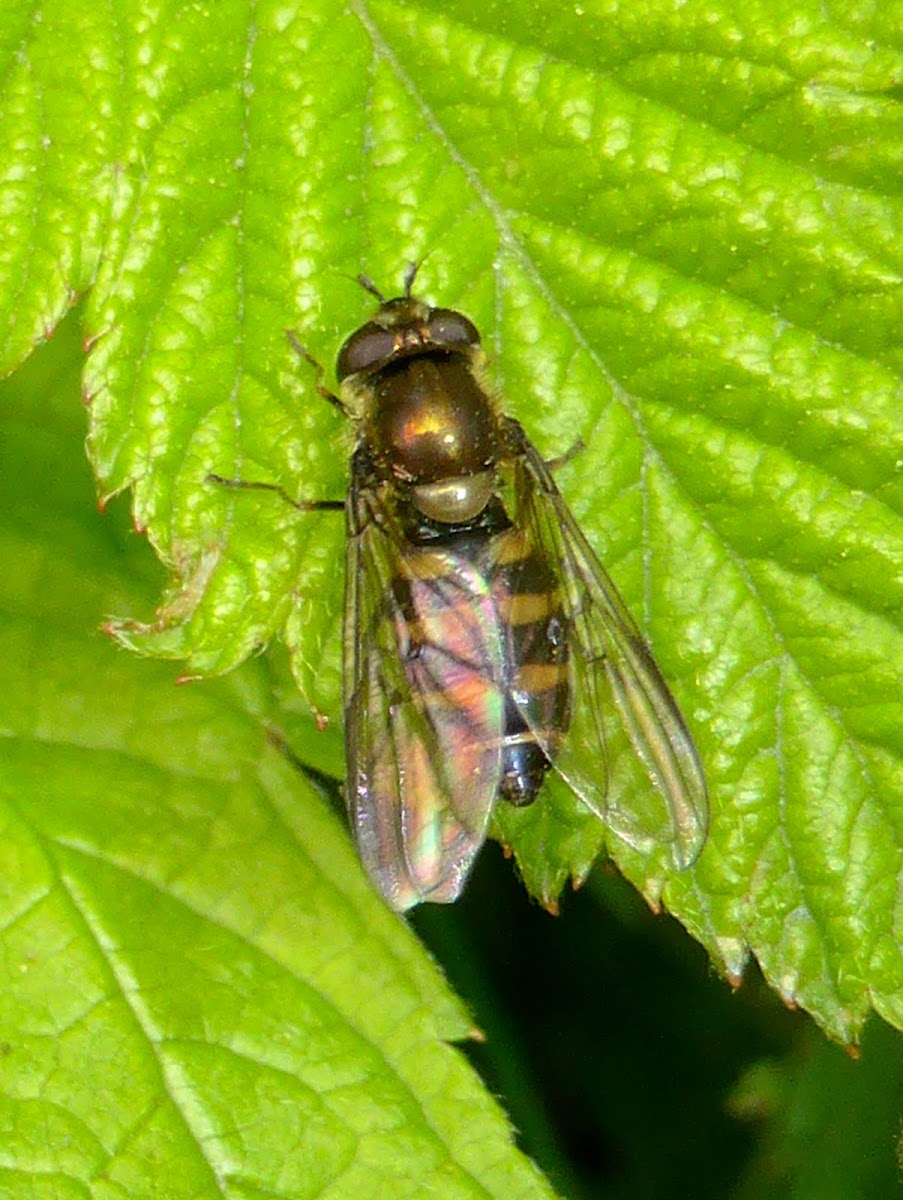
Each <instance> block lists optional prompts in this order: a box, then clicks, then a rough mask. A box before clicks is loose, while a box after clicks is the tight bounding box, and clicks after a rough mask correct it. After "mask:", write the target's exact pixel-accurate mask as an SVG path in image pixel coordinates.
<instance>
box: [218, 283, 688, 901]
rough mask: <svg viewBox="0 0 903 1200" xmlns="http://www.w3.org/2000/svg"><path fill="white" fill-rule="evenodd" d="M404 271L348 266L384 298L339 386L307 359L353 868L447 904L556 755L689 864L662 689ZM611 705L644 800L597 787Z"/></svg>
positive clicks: (677, 751)
mask: <svg viewBox="0 0 903 1200" xmlns="http://www.w3.org/2000/svg"><path fill="white" fill-rule="evenodd" d="M415 274H416V268H414V267H412V268H410V269H409V270H408V272H407V274H406V276H405V281H404V293H403V295H401V296H398V297H396V298H394V299H388V300H387V299H386V298H385V297H384V296H383V295H382V294H381V293H380V292H379V291H378V290H377V288H376V287H375V285H374V284H373V283H372V282H371V281H370V280H369V279H367V278H366V277H364V276H361V278H360V282H361V284H362V285H363V286H364V287H365V288H366V289H367V290H368V291H369V292H371V293H372V294H373V295H374V296H375V297H376V298H377V300H378V301H379V308H378V310H377V312H376V313H375V314H374V316H373V317H372V319H371V320H370V321H368V322H367V323H366V324H365V325H363V326H361V328H360V329H358V330H356V331H355V332H354V333H352V334H351V336H350V337H349V338H347V340H346V341H345V343H344V345H343V346H342V347H341V349H340V351H339V354H338V359H337V362H336V375H337V378H338V382H339V385H340V395H339V396H336V395H333V394H332V393H331V392H329V391H328V390H327V389H326V388H325V387H324V386H323V383H322V370H320V369H319V367H318V368H317V370H318V379H317V386H318V390H319V391H320V393H321V394H322V395H324V396H325V397H326V398H327V399H328V400H329V401H330V402H331V403H332V404H334V405H335V406H336V407H337V408H338V409H340V411H341V412H342V413H343V414H344V415H345V416H347V417H349V418H350V419H351V420H352V421H353V422H354V425H355V429H356V434H357V444H356V446H355V449H354V452H353V454H352V457H351V482H350V488H349V492H348V497H347V500H346V502H345V504H344V509H345V519H346V529H347V559H346V574H345V634H344V694H345V695H344V699H345V746H346V753H347V780H346V789H345V798H346V802H347V806H348V813H349V818H350V822H351V826H352V829H353V832H354V837H355V841H356V843H357V848H358V852H359V854H360V857H361V859H362V861H363V863H364V866H365V867H366V868H367V870H368V871H369V873H370V875H371V876H372V878H373V880H374V882H375V883H376V886H377V887H378V888H379V890H380V891H381V892H382V894H383V896H384V897H385V898H386V900H387V901H388V902H389V903H390V904H391V905H392V906H393V907H394V908H396V909H399V910H404V909H407V908H410V907H411V906H412V905H414V904H418V903H420V902H421V901H427V900H428V901H435V902H440V903H448V902H450V901H453V900H455V899H456V898H457V897H458V895H459V894H460V892H461V890H462V888H463V886H464V883H465V881H466V879H467V875H468V872H469V871H470V868H471V866H472V864H473V861H474V858H475V857H476V854H477V852H478V851H479V849H480V847H481V845H482V844H483V841H484V840H485V837H486V831H487V826H488V824H489V820H490V817H491V815H492V811H493V807H494V806H495V804H496V802H497V801H498V800H499V799H501V800H504V801H507V802H508V803H509V804H514V805H518V806H522V805H528V804H532V803H533V802H534V801H535V800H536V798H537V796H538V794H539V791H540V789H541V787H542V784H543V780H544V779H545V776H546V774H547V773H548V772H549V770H550V769H554V770H555V771H557V772H558V773H559V774H560V775H561V776H562V777H563V778H564V779H565V780H566V782H567V783H568V785H569V786H570V788H571V789H572V790H573V792H574V793H575V794H576V795H577V796H578V797H579V799H580V800H581V801H582V802H583V803H584V804H585V805H586V806H587V808H589V809H590V810H591V811H592V812H593V813H595V814H596V815H597V816H598V817H599V818H600V820H602V821H603V822H604V823H605V824H606V825H607V826H608V827H609V828H610V829H611V830H612V831H613V832H614V833H615V834H616V835H617V836H618V837H620V838H622V839H624V840H625V841H626V842H627V843H628V844H630V845H632V846H634V847H636V848H638V849H640V850H642V851H645V852H648V851H650V850H652V849H653V848H654V847H655V846H657V845H666V846H668V847H669V848H670V851H671V857H672V859H673V862H674V864H675V866H677V867H679V868H683V867H686V866H688V865H689V864H690V863H692V862H693V860H694V859H695V858H696V856H697V855H698V853H699V851H700V849H701V847H702V844H703V842H704V840H705V836H706V828H707V823H708V803H707V798H706V788H705V780H704V778H703V774H702V769H701V767H700V764H699V759H698V757H697V755H696V751H695V748H694V746H693V741H692V739H691V737H690V734H689V732H688V731H687V727H686V725H685V723H684V720H683V718H682V716H681V714H680V711H679V710H678V707H677V704H676V703H675V701H674V699H673V697H672V696H671V693H670V692H669V690H668V687H667V685H666V684H665V682H664V680H663V678H662V676H661V673H660V672H659V669H658V667H657V666H656V664H655V661H654V659H653V657H652V654H651V652H650V650H649V648H648V647H647V645H646V643H645V641H644V640H643V638H642V635H641V634H640V632H639V630H638V628H637V626H636V624H635V623H634V621H633V619H632V617H631V616H630V614H629V613H628V611H627V608H626V607H625V605H624V602H623V601H622V599H621V597H620V596H619V594H618V592H617V589H616V588H615V586H614V584H613V583H612V581H611V579H610V578H609V576H608V574H607V572H606V571H605V569H604V567H603V566H602V565H601V563H600V562H599V560H598V559H597V557H596V555H595V553H594V552H593V550H592V548H591V547H590V545H589V543H588V542H587V540H586V538H585V537H584V535H583V533H582V532H581V530H580V528H579V526H578V525H577V523H576V521H575V519H574V517H573V515H572V514H571V512H570V510H569V508H568V507H567V505H566V504H565V502H564V499H563V498H562V496H561V493H560V492H559V490H558V487H557V485H556V483H555V481H554V479H553V478H552V473H551V470H550V466H549V464H547V463H546V462H544V461H543V459H542V458H541V457H540V455H539V454H538V452H537V451H536V449H535V448H534V447H533V445H532V444H531V442H530V441H529V439H528V438H527V435H526V434H525V433H524V430H523V428H522V427H521V425H520V424H519V423H518V422H517V421H515V420H513V419H512V418H511V417H507V416H505V415H504V414H503V413H501V412H500V411H499V409H498V406H497V405H496V403H495V401H494V400H493V398H492V395H491V392H490V390H489V388H488V386H487V384H486V383H485V382H484V361H483V354H482V351H481V350H480V336H479V333H478V332H477V330H476V328H475V327H474V325H473V324H472V323H471V322H470V321H469V320H468V319H467V317H465V316H464V315H463V314H461V313H459V312H455V311H454V310H452V309H446V308H432V307H430V306H429V305H427V304H425V303H424V302H423V301H421V300H419V299H418V298H417V297H415V296H414V295H412V292H411V289H412V286H413V282H414V276H415ZM289 336H290V337H291V338H292V341H293V344H294V345H295V347H296V349H297V350H298V351H299V352H300V353H301V354H302V355H303V356H304V357H305V358H307V359H308V360H309V361H311V362H313V360H312V359H310V356H309V355H308V354H307V352H306V351H305V350H304V349H303V347H301V346H300V345H299V344H298V342H297V339H295V338H294V337H293V335H289ZM314 365H315V366H316V364H314ZM211 478H212V479H214V480H216V481H217V482H220V483H224V484H227V485H230V486H238V487H265V488H268V489H269V490H272V491H276V492H278V493H280V494H281V495H283V496H284V497H285V498H286V499H289V500H290V498H289V497H288V496H287V495H286V493H285V492H284V491H283V489H282V488H280V487H278V485H275V484H259V483H245V482H242V481H238V480H227V479H223V478H222V477H220V476H212V477H211ZM290 502H291V503H292V504H294V505H295V507H297V508H300V509H304V510H309V509H323V508H338V507H342V505H341V502H338V501H311V502H300V503H299V502H297V501H294V500H290ZM612 718H614V719H615V720H616V721H617V722H618V725H619V728H620V729H621V730H623V731H624V732H626V734H627V738H628V740H629V742H630V743H631V744H632V747H633V750H634V752H635V753H636V755H638V756H639V758H640V760H641V761H642V764H643V766H644V767H645V770H646V773H647V774H648V776H649V778H650V786H651V788H652V789H653V790H654V791H655V796H656V800H655V802H654V803H652V804H651V805H650V804H647V805H645V806H635V805H634V804H633V803H632V802H631V800H630V799H629V797H620V796H618V795H613V794H609V789H608V787H607V777H608V769H607V756H606V755H607V752H606V741H607V737H608V735H607V734H606V724H607V723H609V722H611V720H612Z"/></svg>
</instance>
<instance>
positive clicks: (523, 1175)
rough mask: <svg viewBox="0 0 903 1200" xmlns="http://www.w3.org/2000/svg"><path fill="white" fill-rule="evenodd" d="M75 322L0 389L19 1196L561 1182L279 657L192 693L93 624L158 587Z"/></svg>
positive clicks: (1, 1013) (6, 1155)
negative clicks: (486, 1055)
mask: <svg viewBox="0 0 903 1200" xmlns="http://www.w3.org/2000/svg"><path fill="white" fill-rule="evenodd" d="M75 332H76V331H75V329H74V327H73V326H72V324H71V323H70V324H69V325H67V326H66V327H64V328H63V329H61V330H60V331H59V334H58V341H57V344H56V345H55V346H54V347H52V351H53V358H52V360H51V358H50V355H49V354H48V353H46V352H45V353H44V354H42V355H41V356H40V358H36V359H35V360H34V362H33V363H31V364H29V365H28V367H27V368H26V369H25V370H23V371H22V372H21V373H20V375H19V376H18V377H17V379H16V380H15V381H14V384H13V383H7V384H5V385H4V386H3V389H2V402H3V408H4V412H5V421H4V431H5V439H4V445H3V459H2V478H3V481H4V503H3V505H2V507H0V512H2V514H3V515H2V521H0V553H2V557H3V561H4V563H5V564H7V568H8V569H6V570H5V571H4V572H3V576H2V581H0V607H2V612H3V621H2V623H0V696H2V705H0V714H2V715H0V726H2V729H3V734H4V751H3V760H2V769H0V826H2V830H3V833H2V840H0V846H2V849H0V859H2V871H0V931H2V932H0V1128H2V1131H3V1134H2V1138H0V1144H2V1149H0V1195H3V1196H10V1197H12V1196H16V1197H19V1196H24V1195H34V1196H45V1195H46V1196H49V1195H51V1194H52V1195H54V1196H70V1195H71V1196H73V1197H74V1196H86V1195H89V1194H90V1195H92V1196H93V1195H96V1196H103V1197H113V1196H130V1197H154V1200H168V1198H172V1200H183V1198H184V1197H186V1196H192V1197H197V1198H198V1200H200V1198H202V1197H211V1198H212V1197H221V1196H223V1195H230V1196H242V1197H249V1198H250V1197H263V1196H268V1197H274V1196H279V1197H296V1198H297V1197H308V1196H319V1195H327V1194H328V1195H331V1196H336V1197H352V1196H354V1197H370V1196H374V1197H376V1196H387V1195H392V1196H411V1197H414V1196H427V1195H442V1196H450V1197H451V1196H453V1197H477V1196H479V1197H487V1196H498V1197H500V1198H501V1197H505V1198H507V1197H509V1196H517V1197H524V1198H526V1197H550V1196H551V1195H552V1193H551V1191H550V1189H549V1188H548V1186H547V1185H545V1184H544V1183H543V1181H542V1179H541V1177H540V1176H539V1173H538V1172H537V1170H536V1169H535V1168H534V1167H533V1166H532V1164H531V1163H529V1162H528V1161H527V1160H526V1159H525V1158H523V1157H522V1156H521V1155H520V1154H519V1153H518V1152H517V1151H515V1150H514V1148H513V1145H512V1134H511V1132H510V1130H509V1128H508V1126H507V1124H506V1122H505V1120H504V1118H503V1116H502V1114H501V1113H500V1111H499V1109H498V1107H497V1105H496V1103H495V1101H494V1100H493V1099H492V1098H491V1097H490V1096H489V1095H488V1094H487V1093H486V1092H485V1091H484V1090H483V1088H482V1086H481V1085H480V1084H479V1082H478V1080H477V1079H476V1077H475V1075H474V1073H473V1071H472V1070H471V1068H470V1067H469V1066H468V1065H467V1064H466V1062H465V1060H464V1058H463V1056H462V1055H461V1054H460V1053H459V1052H458V1051H457V1050H455V1049H454V1048H452V1047H450V1046H449V1045H447V1044H446V1043H447V1042H449V1041H451V1040H462V1039H465V1038H468V1037H471V1036H473V1035H474V1030H473V1027H472V1021H471V1020H470V1018H469V1017H468V1015H467V1013H466V1012H465V1011H464V1010H463V1007H462V1005H461V1003H460V1002H459V1001H458V1000H457V999H456V998H455V997H454V996H453V995H452V994H451V993H450V992H449V990H448V988H447V986H446V985H445V984H444V982H443V980H442V979H441V977H440V976H439V974H438V972H437V970H436V968H435V966H434V965H433V964H432V962H431V961H430V960H429V958H428V956H427V955H426V953H425V952H424V950H423V948H422V947H421V945H420V943H419V942H418V940H417V939H416V938H415V937H414V936H413V935H412V933H411V932H410V931H409V930H407V929H406V927H405V926H404V924H403V923H402V921H401V920H400V919H399V918H398V917H397V916H395V915H394V914H392V913H391V912H389V910H388V909H387V908H386V907H385V906H384V905H383V903H382V902H381V900H380V899H379V898H378V897H377V896H376V895H375V894H374V892H373V891H372V889H371V888H370V887H369V886H368V885H367V883H366V881H365V879H364V878H363V876H362V874H361V872H360V870H359V868H358V865H357V862H356V859H355V856H354V852H353V850H352V847H351V845H350V842H349V839H348V836H347V832H346V830H345V828H344V823H343V822H342V821H341V820H340V819H338V818H337V816H336V814H335V813H333V812H332V811H331V809H330V808H329V806H328V804H327V803H326V802H325V800H324V797H323V796H322V795H321V794H319V793H318V792H317V791H316V789H315V788H314V787H313V786H312V785H311V784H310V783H309V782H307V781H306V779H305V778H304V777H303V776H302V775H301V774H299V772H298V771H297V770H296V769H295V767H294V765H293V764H292V762H291V761H290V760H289V759H288V758H287V757H286V755H285V754H283V753H282V752H281V749H280V741H279V737H278V736H277V735H278V734H279V732H280V729H281V724H282V722H281V717H282V715H283V714H282V712H281V710H280V709H279V707H278V705H276V704H275V703H274V701H273V698H272V697H273V694H274V689H273V687H272V679H271V677H270V672H269V669H268V667H267V665H266V663H265V662H264V661H263V660H257V661H256V662H254V663H252V664H248V665H247V666H245V667H244V668H242V669H241V670H239V671H236V672H234V673H233V674H232V675H231V676H230V677H229V678H228V679H224V680H218V681H208V682H206V683H204V684H202V685H196V686H186V687H182V688H176V687H175V686H174V680H173V675H172V669H171V667H168V666H167V665H164V664H160V663H151V662H144V663H142V662H139V661H138V660H136V659H135V658H134V657H132V656H130V655H126V654H123V653H122V652H121V651H119V650H117V648H116V646H115V644H114V643H113V642H111V641H110V640H109V639H106V638H103V637H101V636H100V635H99V634H98V633H97V632H96V622H97V617H98V615H99V614H100V613H101V612H102V611H103V610H104V608H105V607H106V606H107V605H108V604H111V603H112V604H115V605H117V606H122V605H140V604H147V603H150V600H151V597H152V595H153V588H154V585H155V581H154V580H153V579H152V577H151V576H152V575H153V574H154V573H153V572H152V571H150V570H149V569H148V563H147V557H148V556H147V555H146V551H145V549H144V546H143V543H140V542H138V541H137V539H135V538H134V537H133V536H132V535H131V534H130V533H129V532H128V531H127V530H126V529H124V528H122V527H121V526H122V522H121V521H120V520H119V519H117V518H118V517H119V516H120V515H121V514H119V513H117V512H114V513H111V514H108V516H107V517H106V519H105V520H103V521H101V520H100V519H99V518H98V517H97V515H96V513H95V512H94V511H93V506H92V504H91V494H90V493H91V485H90V480H89V477H88V470H87V466H86V464H85V463H84V459H83V457H82V453H81V448H80V444H79V443H80V438H79V436H78V433H79V424H80V420H81V416H80V414H79V412H78V407H77V404H76V402H75V397H76V395H77V382H76V376H75V375H74V373H73V371H72V367H71V366H69V367H68V373H64V372H63V370H62V369H61V367H62V364H63V362H64V361H66V360H68V362H69V363H70V364H74V362H75V360H76V355H77V347H76V343H75V341H74V337H73V335H74V334H75ZM119 507H121V506H119ZM315 736H316V735H315Z"/></svg>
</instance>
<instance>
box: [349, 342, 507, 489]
mask: <svg viewBox="0 0 903 1200" xmlns="http://www.w3.org/2000/svg"><path fill="white" fill-rule="evenodd" d="M371 386H372V393H371V400H370V405H369V412H368V414H367V419H366V423H367V426H368V428H367V437H368V440H369V441H370V444H371V445H372V447H373V449H374V456H375V459H376V461H377V463H378V464H379V465H380V467H381V469H382V471H383V472H384V473H385V474H386V476H388V477H394V478H395V479H398V480H400V481H402V482H405V483H408V484H411V485H414V486H417V487H419V486H420V485H425V484H437V483H441V482H443V481H444V480H449V479H462V478H464V477H466V476H472V475H477V474H480V473H481V472H484V471H486V470H487V469H488V468H490V467H491V466H492V465H493V464H494V462H495V460H496V457H497V450H498V444H499V432H498V424H497V418H496V414H495V411H494V409H493V406H492V404H491V402H490V400H489V397H488V396H487V395H486V393H485V391H484V390H483V389H482V388H481V387H480V385H479V383H478V382H477V380H476V379H475V378H474V375H473V371H472V368H471V363H470V361H469V359H468V358H467V356H466V355H464V354H463V353H447V352H441V351H435V352H433V353H429V354H422V355H419V356H416V357H413V358H407V359H401V360H400V361H398V362H395V363H392V364H389V365H388V366H386V367H384V368H383V369H382V370H381V371H380V372H379V374H378V376H377V377H376V378H375V379H374V380H373V381H372V385H371ZM477 511H479V510H477Z"/></svg>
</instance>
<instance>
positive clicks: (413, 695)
mask: <svg viewBox="0 0 903 1200" xmlns="http://www.w3.org/2000/svg"><path fill="white" fill-rule="evenodd" d="M355 474H356V476H357V482H355V481H354V480H353V481H352V489H351V493H350V496H349V502H348V524H349V529H348V551H347V553H348V560H347V563H346V589H347V591H346V608H345V621H346V625H345V705H346V713H345V720H346V734H345V740H346V748H347V758H348V775H347V784H346V801H347V805H348V811H349V817H350V821H351V826H352V829H353V831H354V837H355V840H356V842H357V848H358V852H359V854H360V857H361V860H362V861H363V863H364V865H365V867H366V868H367V870H368V872H369V873H370V875H371V876H372V878H373V880H374V882H375V883H376V885H377V887H378V888H379V890H380V891H381V892H382V894H383V895H384V896H385V898H386V900H387V901H388V902H389V903H390V904H391V905H392V906H393V907H394V908H396V909H398V910H404V909H406V908H410V907H411V906H412V905H414V904H418V903H419V902H420V901H422V900H430V901H434V902H441V903H448V902H450V901H453V900H455V899H457V897H458V895H459V894H460V892H461V889H462V887H463V886H464V882H465V879H466V877H467V874H468V872H469V870H470V868H471V866H472V864H473V860H474V858H475V857H476V854H477V852H478V850H479V849H480V847H481V846H482V844H483V841H484V840H485V837H486V828H487V825H488V822H489V817H490V815H491V812H492V808H493V805H494V802H495V798H496V795H497V792H498V786H499V779H500V775H501V744H502V735H503V717H504V703H503V697H502V690H501V680H502V674H503V672H502V667H503V657H502V656H503V642H502V635H501V631H500V628H499V624H498V618H497V615H496V612H495V607H494V604H493V601H492V597H491V595H490V592H489V588H488V585H487V583H486V581H485V579H484V578H483V577H482V576H481V574H480V573H479V572H478V571H477V570H475V569H474V568H473V567H472V566H471V565H470V564H469V563H467V562H466V561H462V560H461V559H459V558H457V557H456V556H454V555H452V554H450V553H448V552H446V551H442V550H429V549H425V548H419V547H416V546H412V545H411V543H410V542H408V541H406V540H405V539H404V538H403V536H402V535H401V532H400V531H399V530H398V528H397V524H396V522H395V520H394V518H393V516H392V514H391V512H390V511H389V510H388V509H387V508H386V506H385V505H383V503H382V502H381V500H380V496H379V492H378V491H377V490H376V489H375V488H373V487H371V486H369V485H368V483H367V481H366V479H362V478H361V471H360V469H358V471H356V472H355Z"/></svg>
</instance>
